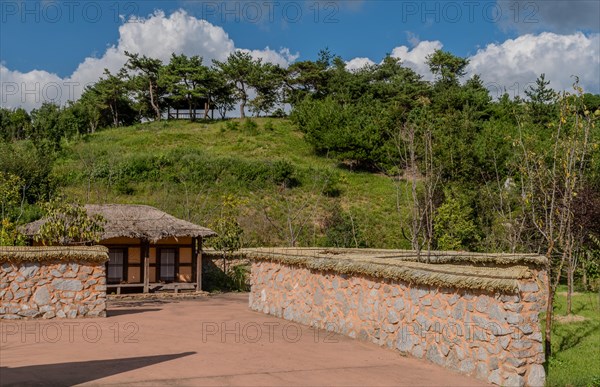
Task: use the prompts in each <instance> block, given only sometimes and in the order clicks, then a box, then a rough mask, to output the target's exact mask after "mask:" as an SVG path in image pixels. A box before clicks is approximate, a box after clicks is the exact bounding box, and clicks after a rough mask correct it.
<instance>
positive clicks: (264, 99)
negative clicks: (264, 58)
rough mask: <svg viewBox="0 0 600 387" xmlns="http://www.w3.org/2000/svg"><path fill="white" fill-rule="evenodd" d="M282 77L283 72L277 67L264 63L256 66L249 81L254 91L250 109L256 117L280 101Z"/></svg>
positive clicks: (283, 75)
mask: <svg viewBox="0 0 600 387" xmlns="http://www.w3.org/2000/svg"><path fill="white" fill-rule="evenodd" d="M284 77H285V70H284V69H282V68H281V67H280V66H278V65H275V64H272V63H265V64H262V65H259V67H258V66H257V71H256V72H255V75H254V76H253V77H252V79H251V81H250V84H251V86H252V87H253V89H254V90H256V97H255V98H254V99H253V100H252V101H251V102H250V105H251V106H250V108H251V110H252V111H253V112H254V113H255V114H256V115H257V116H260V113H261V112H265V113H268V112H269V111H271V110H272V109H273V108H274V107H275V105H276V104H277V103H278V102H280V101H281V100H282V96H281V91H282V86H283V79H284Z"/></svg>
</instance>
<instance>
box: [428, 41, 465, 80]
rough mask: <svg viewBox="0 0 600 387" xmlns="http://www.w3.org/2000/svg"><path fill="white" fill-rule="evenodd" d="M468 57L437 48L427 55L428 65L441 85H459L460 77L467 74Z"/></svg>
mask: <svg viewBox="0 0 600 387" xmlns="http://www.w3.org/2000/svg"><path fill="white" fill-rule="evenodd" d="M468 64H469V60H468V59H464V58H460V57H458V56H455V55H453V54H451V53H449V52H447V51H442V50H435V51H434V52H433V54H430V55H428V56H427V65H428V66H429V69H430V70H431V72H432V73H433V75H435V76H436V77H437V83H438V84H440V85H444V86H447V85H457V84H458V83H459V80H460V77H462V76H464V75H465V74H466V70H465V69H466V67H467V65H468Z"/></svg>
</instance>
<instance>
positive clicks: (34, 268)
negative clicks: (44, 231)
mask: <svg viewBox="0 0 600 387" xmlns="http://www.w3.org/2000/svg"><path fill="white" fill-rule="evenodd" d="M0 249H1V250H0V253H3V256H2V257H3V258H4V262H1V261H0V318H2V319H22V318H45V319H51V318H78V317H105V316H106V274H105V266H104V261H106V259H107V253H106V249H105V248H98V247H94V248H85V247H80V248H77V249H83V250H84V251H86V252H87V253H89V251H90V250H89V249H94V250H91V251H93V252H98V255H94V254H92V255H91V258H92V259H87V258H88V257H87V254H84V256H80V255H77V254H73V252H74V251H75V249H73V248H71V249H70V250H69V252H70V254H69V255H67V256H66V259H65V255H64V254H61V253H58V251H59V250H58V249H55V250H51V251H52V253H48V252H47V251H46V252H44V253H43V254H40V256H39V258H38V259H35V258H34V259H31V258H28V259H27V260H26V261H23V260H20V259H19V258H18V255H19V254H16V256H15V254H12V255H11V257H12V258H9V254H7V251H9V250H8V249H10V248H5V247H3V248H0ZM23 249H26V248H20V249H19V251H20V252H22V251H23ZM29 249H32V250H30V251H28V253H31V251H33V252H35V251H42V250H43V249H44V248H40V247H31V248H29ZM86 249H88V250H86ZM59 256H60V257H61V259H56V258H57V257H59ZM69 257H73V258H69ZM8 259H10V260H8Z"/></svg>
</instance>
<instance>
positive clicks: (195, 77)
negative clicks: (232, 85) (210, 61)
mask: <svg viewBox="0 0 600 387" xmlns="http://www.w3.org/2000/svg"><path fill="white" fill-rule="evenodd" d="M161 71H162V72H161V77H160V78H159V80H158V82H159V85H160V86H162V87H164V88H165V90H166V91H167V92H168V93H169V95H170V97H171V98H172V99H173V100H174V101H184V102H186V103H187V106H188V109H189V111H190V120H191V121H195V120H196V109H198V106H197V104H198V103H199V101H200V100H201V99H202V98H205V99H206V100H208V99H209V97H210V96H209V91H210V86H209V82H210V81H211V79H210V72H209V70H208V68H207V67H206V66H204V65H202V58H201V57H199V56H192V57H190V58H188V57H187V56H186V55H185V54H181V55H175V54H173V55H172V56H171V61H170V62H169V64H167V65H166V66H164V67H163V68H162V70H161ZM204 109H205V111H206V110H208V106H204Z"/></svg>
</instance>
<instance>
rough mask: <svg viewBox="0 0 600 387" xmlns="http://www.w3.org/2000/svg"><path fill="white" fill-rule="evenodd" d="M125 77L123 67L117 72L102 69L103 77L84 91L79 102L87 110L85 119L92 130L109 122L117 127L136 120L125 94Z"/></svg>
mask: <svg viewBox="0 0 600 387" xmlns="http://www.w3.org/2000/svg"><path fill="white" fill-rule="evenodd" d="M125 77H126V73H125V70H124V69H121V70H120V71H119V72H118V73H117V74H111V73H110V71H108V70H104V77H103V78H100V80H99V81H98V82H96V83H95V84H94V85H93V86H88V87H87V88H86V90H85V91H84V93H83V95H82V97H81V99H80V101H79V102H80V103H81V104H83V106H84V109H85V110H86V111H87V114H88V116H87V121H88V123H89V125H90V127H91V128H93V130H94V131H95V130H96V128H97V127H98V126H103V125H107V124H109V123H110V124H111V125H112V126H114V127H118V126H121V125H130V124H132V123H133V122H135V121H136V120H137V117H136V113H135V111H134V110H133V107H132V104H131V100H130V99H129V98H128V95H127V94H128V90H129V85H128V83H127V81H126V80H125Z"/></svg>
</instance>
